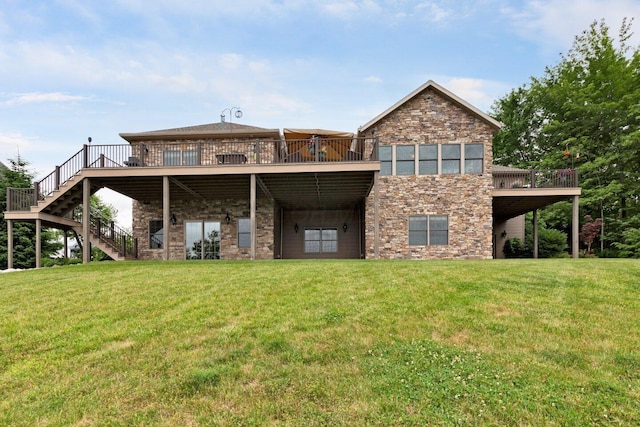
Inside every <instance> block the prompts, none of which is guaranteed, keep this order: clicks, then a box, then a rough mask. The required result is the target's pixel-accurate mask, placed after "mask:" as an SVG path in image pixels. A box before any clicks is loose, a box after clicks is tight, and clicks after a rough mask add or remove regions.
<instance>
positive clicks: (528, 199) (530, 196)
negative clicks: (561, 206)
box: [493, 187, 581, 220]
mask: <svg viewBox="0 0 640 427" xmlns="http://www.w3.org/2000/svg"><path fill="white" fill-rule="evenodd" d="M580 193H581V190H580V188H577V187H576V188H560V189H552V190H549V189H523V190H504V191H500V190H496V191H494V192H493V216H494V218H495V219H498V220H507V219H510V218H514V217H517V216H519V215H522V214H525V213H527V212H532V211H533V210H535V209H542V208H544V207H546V206H549V205H552V204H554V203H557V202H562V201H570V200H571V198H572V197H573V196H579V195H580Z"/></svg>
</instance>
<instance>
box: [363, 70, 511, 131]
mask: <svg viewBox="0 0 640 427" xmlns="http://www.w3.org/2000/svg"><path fill="white" fill-rule="evenodd" d="M427 89H432V90H434V91H436V92H438V93H439V94H440V95H441V96H443V97H445V98H447V99H448V100H449V101H451V102H453V103H454V104H457V105H458V106H460V107H461V108H463V109H465V110H467V111H468V112H469V113H471V114H473V115H474V116H476V117H478V118H479V119H481V120H482V121H484V122H485V123H487V124H488V125H489V126H491V127H492V128H494V129H495V130H498V129H500V128H501V127H502V123H500V122H499V121H497V120H495V119H494V118H493V117H491V116H489V115H488V114H486V113H483V112H482V111H480V110H479V109H478V108H476V107H474V106H473V105H471V104H469V103H468V102H467V101H465V100H464V99H462V98H460V97H458V96H457V95H455V94H453V93H452V92H449V91H448V90H447V89H445V88H444V87H442V86H440V85H439V84H437V83H436V82H434V81H433V80H429V81H427V82H426V83H425V84H423V85H422V86H420V87H419V88H417V89H416V90H414V91H413V92H411V93H410V94H408V95H407V96H405V97H404V98H402V99H401V100H400V101H398V102H396V103H395V104H393V105H392V106H391V107H389V108H388V109H387V110H385V111H384V112H382V113H381V114H379V115H377V116H376V117H374V118H373V119H372V120H370V121H369V122H367V123H365V124H364V125H362V126H360V128H359V129H358V131H359V132H366V131H367V130H369V129H370V128H371V127H373V126H374V125H375V124H376V123H378V122H379V121H380V120H382V119H383V118H385V117H386V116H388V115H389V114H391V113H392V112H394V111H395V110H397V109H398V108H400V107H401V106H402V105H404V104H405V103H407V102H408V101H409V100H411V99H413V98H414V97H415V96H417V95H419V94H420V93H422V92H424V91H425V90H427Z"/></svg>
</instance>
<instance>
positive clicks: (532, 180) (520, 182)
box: [493, 166, 578, 190]
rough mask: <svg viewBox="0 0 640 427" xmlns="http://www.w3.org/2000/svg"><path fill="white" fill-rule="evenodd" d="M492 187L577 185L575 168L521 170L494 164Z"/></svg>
mask: <svg viewBox="0 0 640 427" xmlns="http://www.w3.org/2000/svg"><path fill="white" fill-rule="evenodd" d="M493 187H494V188H495V189H496V190H509V189H512V190H516V189H534V188H575V187H578V171H577V170H576V169H559V170H532V171H527V170H522V169H515V168H507V167H501V166H494V170H493Z"/></svg>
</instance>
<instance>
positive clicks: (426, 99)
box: [366, 88, 493, 259]
mask: <svg viewBox="0 0 640 427" xmlns="http://www.w3.org/2000/svg"><path fill="white" fill-rule="evenodd" d="M375 129H376V131H375V135H376V136H378V137H379V138H380V145H400V144H461V143H482V144H483V146H484V165H483V166H484V168H483V173H482V174H479V175H478V174H475V175H472V174H456V175H417V176H416V175H403V176H380V177H379V180H378V194H379V203H378V210H379V219H380V222H379V233H380V234H379V241H378V249H379V256H380V258H416V259H424V258H441V259H445V258H491V257H492V198H491V189H492V185H493V181H492V177H491V162H492V147H491V141H492V135H493V130H492V128H491V127H490V126H489V125H488V124H487V123H486V122H484V121H483V120H481V119H480V118H478V117H477V116H476V115H474V114H471V113H470V112H469V111H468V110H466V109H464V108H462V107H461V106H459V105H457V104H455V103H454V102H452V101H451V100H449V99H448V98H444V97H442V96H441V95H440V94H439V93H438V92H436V91H434V90H432V89H431V88H428V89H426V90H425V91H423V92H421V93H419V94H418V95H416V96H415V97H414V98H412V99H410V100H408V101H407V102H406V103H405V104H404V105H402V106H400V107H399V108H398V109H396V110H395V111H393V112H392V113H391V114H389V115H387V116H386V117H384V118H382V119H381V120H380V121H379V122H378V123H376V124H375ZM366 205H367V208H366V248H367V258H373V257H374V255H375V251H374V248H375V242H374V212H375V208H376V207H375V206H374V192H373V191H372V192H371V194H370V195H369V197H368V199H367V202H366ZM430 214H434V215H448V216H449V244H448V245H442V246H437V245H434V246H410V245H409V233H408V229H409V227H408V223H409V216H410V215H430Z"/></svg>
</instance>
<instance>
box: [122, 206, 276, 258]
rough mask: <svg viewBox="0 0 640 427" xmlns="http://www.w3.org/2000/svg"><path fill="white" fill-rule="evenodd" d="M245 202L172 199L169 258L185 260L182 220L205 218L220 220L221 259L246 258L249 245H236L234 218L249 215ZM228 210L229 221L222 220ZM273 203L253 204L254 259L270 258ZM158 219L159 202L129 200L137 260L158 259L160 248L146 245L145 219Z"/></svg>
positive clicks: (235, 219) (272, 250)
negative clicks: (130, 202)
mask: <svg viewBox="0 0 640 427" xmlns="http://www.w3.org/2000/svg"><path fill="white" fill-rule="evenodd" d="M249 211H250V207H249V202H248V201H247V200H245V199H235V200H221V201H180V200H176V201H172V202H171V214H173V215H175V216H176V219H177V222H176V224H175V225H169V226H168V227H169V232H170V234H169V239H170V243H169V258H170V259H178V260H180V259H185V248H184V222H185V221H189V220H209V221H219V222H220V240H221V241H220V252H221V258H222V259H250V258H251V251H250V248H238V219H239V218H249V217H250V212H249ZM227 212H228V213H229V217H230V218H231V221H230V222H229V224H227V223H226V220H225V217H226V215H227ZM273 214H274V206H273V203H271V202H268V201H266V200H261V199H260V200H259V201H258V206H257V207H256V221H257V224H256V225H257V246H256V258H257V259H273V258H274V238H273V224H274V218H273ZM151 220H162V202H160V201H154V202H148V203H146V202H138V201H135V200H134V201H133V235H134V237H137V238H138V254H139V255H138V257H139V258H140V259H162V257H163V254H164V249H150V248H149V221H151Z"/></svg>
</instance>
